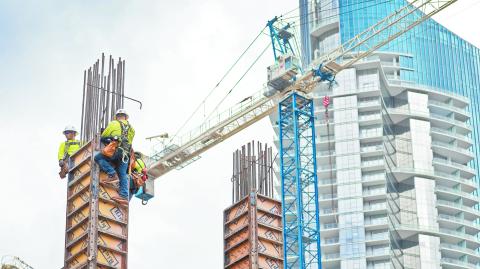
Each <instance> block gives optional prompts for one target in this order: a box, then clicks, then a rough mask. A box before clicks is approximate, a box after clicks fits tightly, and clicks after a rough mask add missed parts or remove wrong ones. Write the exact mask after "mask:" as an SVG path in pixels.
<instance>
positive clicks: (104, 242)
mask: <svg viewBox="0 0 480 269" xmlns="http://www.w3.org/2000/svg"><path fill="white" fill-rule="evenodd" d="M125 242H126V240H125V239H120V238H117V237H115V236H112V235H109V234H103V233H100V234H99V235H98V245H99V246H103V247H106V248H110V249H113V250H116V251H126V250H127V245H126V244H125Z"/></svg>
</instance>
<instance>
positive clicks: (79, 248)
mask: <svg viewBox="0 0 480 269" xmlns="http://www.w3.org/2000/svg"><path fill="white" fill-rule="evenodd" d="M87 244H88V242H87V238H84V239H82V240H79V241H78V242H76V243H75V244H73V245H71V246H69V247H68V248H67V259H68V258H70V257H72V256H78V254H79V253H81V252H85V251H86V247H87Z"/></svg>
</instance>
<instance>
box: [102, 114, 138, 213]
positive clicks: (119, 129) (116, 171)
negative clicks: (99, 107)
mask: <svg viewBox="0 0 480 269" xmlns="http://www.w3.org/2000/svg"><path fill="white" fill-rule="evenodd" d="M134 136H135V130H134V129H133V127H132V126H131V125H130V123H129V122H128V113H127V111H126V110H125V109H123V108H122V109H119V110H117V112H116V113H115V120H113V121H111V122H110V123H109V124H108V126H107V128H105V130H104V131H103V132H102V135H101V141H102V142H103V143H104V144H109V143H111V142H112V141H117V142H118V147H117V149H116V151H115V153H114V154H113V156H112V157H107V156H105V155H103V154H102V153H101V152H100V153H98V154H97V155H95V161H96V162H97V163H98V165H99V166H100V169H101V170H102V171H103V172H105V173H107V175H108V178H107V179H106V180H105V181H103V182H104V183H107V184H110V185H115V183H116V182H118V181H120V184H119V185H120V187H119V190H118V194H119V196H114V197H112V199H113V200H114V201H116V202H118V203H120V204H128V200H129V189H128V185H129V177H128V174H127V173H128V166H129V163H130V152H131V150H132V142H133V137H134ZM112 164H113V165H115V167H114V166H113V165H112Z"/></svg>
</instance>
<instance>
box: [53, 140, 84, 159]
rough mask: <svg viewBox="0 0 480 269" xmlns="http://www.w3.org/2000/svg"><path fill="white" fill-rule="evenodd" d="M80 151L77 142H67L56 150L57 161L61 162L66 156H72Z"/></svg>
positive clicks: (78, 142)
mask: <svg viewBox="0 0 480 269" xmlns="http://www.w3.org/2000/svg"><path fill="white" fill-rule="evenodd" d="M79 149H80V141H79V140H67V141H65V142H62V143H61V144H60V147H59V149H58V160H59V161H60V160H63V159H64V158H65V157H66V156H72V155H73V154H75V152H77V150H79Z"/></svg>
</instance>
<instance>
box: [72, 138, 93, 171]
mask: <svg viewBox="0 0 480 269" xmlns="http://www.w3.org/2000/svg"><path fill="white" fill-rule="evenodd" d="M91 156H92V143H87V144H86V145H85V146H83V147H82V148H80V149H79V150H78V151H77V152H76V153H75V154H73V156H72V157H70V162H71V163H72V164H73V167H75V166H77V165H78V164H79V163H81V162H83V161H85V160H86V159H88V158H90V157H91Z"/></svg>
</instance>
